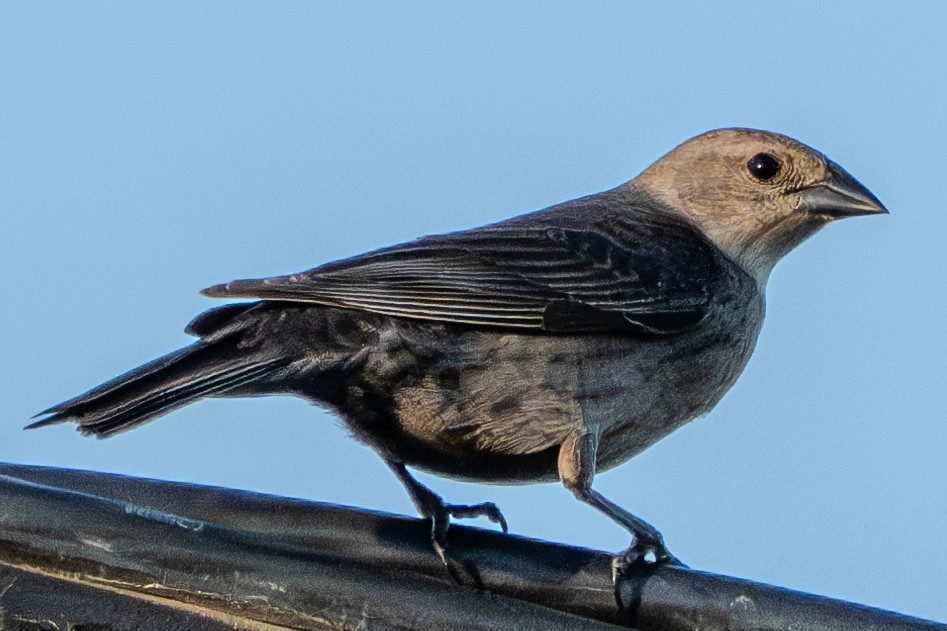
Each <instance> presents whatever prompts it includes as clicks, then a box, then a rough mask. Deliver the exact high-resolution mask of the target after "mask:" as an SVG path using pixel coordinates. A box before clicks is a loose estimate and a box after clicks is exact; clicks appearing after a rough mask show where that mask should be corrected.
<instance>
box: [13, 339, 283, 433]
mask: <svg viewBox="0 0 947 631" xmlns="http://www.w3.org/2000/svg"><path fill="white" fill-rule="evenodd" d="M236 337H237V339H234V337H224V339H218V340H214V341H213V342H205V341H201V342H197V343H195V344H192V345H191V346H188V347H185V348H182V349H181V350H178V351H175V352H173V353H170V354H168V355H165V356H164V357H160V358H158V359H156V360H154V361H152V362H150V363H148V364H145V365H144V366H141V367H139V368H136V369H134V370H132V371H130V372H127V373H125V374H124V375H121V376H120V377H116V378H115V379H112V380H111V381H108V382H106V383H104V384H102V385H101V386H99V387H97V388H94V389H92V390H90V391H89V392H86V393H85V394H82V395H79V396H78V397H75V398H74V399H70V400H68V401H65V402H63V403H60V404H59V405H54V406H53V407H51V408H49V409H48V410H44V411H43V412H40V413H39V414H37V415H36V417H34V418H38V417H40V416H45V418H43V419H41V420H39V421H36V422H35V423H33V424H31V425H29V426H28V427H27V429H32V428H35V427H43V426H45V425H52V424H55V423H63V422H66V421H75V422H76V423H78V424H79V431H80V432H82V433H83V434H87V435H94V436H99V437H106V436H111V435H112V434H116V433H118V432H121V431H124V430H127V429H131V428H132V427H136V426H138V425H140V424H142V423H145V422H147V421H151V420H153V419H156V418H158V417H159V416H162V415H164V414H167V413H168V412H171V411H172V410H175V409H177V408H179V407H181V406H184V405H187V404H188V403H192V402H194V401H196V400H197V399H201V398H204V397H211V396H223V395H226V394H228V393H231V392H233V391H235V390H237V389H240V388H241V386H246V385H248V384H250V383H252V382H254V381H257V380H261V379H265V377H266V376H267V375H268V374H270V373H272V372H274V371H277V370H279V369H280V368H282V367H284V366H285V365H286V364H287V363H288V362H289V360H288V359H287V358H274V357H272V356H266V355H264V354H262V353H254V351H253V350H251V349H244V348H240V346H239V345H238V343H237V342H238V340H239V336H236Z"/></svg>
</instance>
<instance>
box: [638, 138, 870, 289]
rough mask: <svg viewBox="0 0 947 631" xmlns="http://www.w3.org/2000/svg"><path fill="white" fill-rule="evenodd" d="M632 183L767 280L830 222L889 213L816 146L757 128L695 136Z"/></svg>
mask: <svg viewBox="0 0 947 631" xmlns="http://www.w3.org/2000/svg"><path fill="white" fill-rule="evenodd" d="M627 186H634V187H637V188H642V189H644V190H646V191H647V192H648V193H650V194H651V195H653V196H655V197H657V198H658V199H660V200H662V201H664V202H666V203H668V204H670V205H671V206H673V207H675V208H678V209H680V210H681V211H683V212H684V213H685V214H687V215H688V216H689V217H690V218H691V220H693V221H694V222H695V223H696V224H697V225H698V227H700V229H701V230H702V231H703V232H704V234H706V235H707V236H708V237H709V238H710V239H711V240H712V241H713V242H714V243H715V244H716V245H717V246H718V247H719V248H720V249H721V250H723V252H724V253H726V254H727V255H728V256H729V257H730V258H731V259H733V260H734V261H736V262H737V263H739V264H740V265H741V266H742V267H743V268H744V269H745V270H746V271H747V272H749V273H750V274H751V275H752V276H753V277H755V278H756V279H757V280H758V281H759V282H760V284H764V283H765V282H766V279H767V278H768V277H769V273H770V271H771V270H772V269H773V266H774V265H775V264H776V262H777V261H778V260H779V259H780V258H782V257H783V256H784V255H785V254H787V253H788V252H789V251H790V250H792V249H793V248H794V247H796V246H797V245H799V244H800V243H802V242H803V241H804V240H805V239H806V238H808V237H809V236H811V235H812V234H814V233H815V232H816V231H817V230H818V229H819V228H821V227H822V226H824V225H825V224H827V223H828V222H830V221H833V220H835V219H840V218H842V217H854V216H858V215H874V214H881V213H886V212H888V211H887V210H886V209H885V207H884V206H883V205H882V204H881V202H880V201H878V199H877V198H876V197H875V196H874V195H872V194H871V192H870V191H869V190H868V189H866V188H865V187H864V186H862V185H861V184H859V183H858V181H857V180H855V178H853V177H852V176H851V175H849V174H848V173H847V172H846V171H845V170H844V169H842V168H841V167H840V166H838V165H837V164H835V163H834V162H832V161H831V160H829V159H828V158H826V157H825V156H824V155H822V154H821V153H819V152H818V151H816V150H815V149H812V148H811V147H808V146H806V145H804V144H802V143H801V142H799V141H796V140H793V139H792V138H789V137H787V136H783V135H781V134H775V133H772V132H767V131H758V130H754V129H718V130H716V131H710V132H707V133H705V134H701V135H700V136H697V137H696V138H692V139H690V140H688V141H687V142H685V143H683V144H681V145H679V146H678V147H676V148H674V149H673V150H672V151H671V152H670V153H668V154H667V155H665V156H664V157H663V158H661V159H660V160H658V161H657V162H655V163H654V164H652V165H651V166H650V167H648V168H647V169H645V171H644V172H643V173H642V174H641V175H639V176H638V177H637V178H635V179H634V180H632V181H631V182H629V183H628V185H627Z"/></svg>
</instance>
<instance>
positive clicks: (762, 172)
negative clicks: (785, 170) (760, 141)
mask: <svg viewBox="0 0 947 631" xmlns="http://www.w3.org/2000/svg"><path fill="white" fill-rule="evenodd" d="M781 167H782V164H780V162H779V160H777V159H776V158H775V157H774V156H772V155H770V154H768V153H758V154H756V155H755V156H753V157H752V158H750V161H749V162H747V163H746V168H747V169H749V170H750V175H752V176H753V177H755V178H756V179H758V180H760V181H761V182H765V181H767V180H771V179H773V178H774V177H776V174H777V173H779V169H780V168H781Z"/></svg>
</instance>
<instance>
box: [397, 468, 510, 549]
mask: <svg viewBox="0 0 947 631" xmlns="http://www.w3.org/2000/svg"><path fill="white" fill-rule="evenodd" d="M385 463H386V464H387V465H388V467H389V468H391V470H392V471H394V472H395V475H396V476H398V479H399V480H401V483H402V484H404V487H405V488H406V489H407V490H408V494H409V495H411V501H413V502H414V505H415V507H417V509H418V512H419V513H420V514H421V516H422V517H427V518H428V519H430V520H431V543H432V545H433V546H434V552H436V553H437V556H438V558H440V560H441V561H442V562H443V563H444V565H448V563H447V529H448V528H449V527H450V519H451V517H456V518H458V519H468V518H476V517H486V518H487V519H489V520H490V521H492V522H493V523H495V524H499V525H500V528H501V529H502V530H503V532H504V533H506V532H508V531H509V529H508V528H507V525H506V519H505V518H504V517H503V513H501V512H500V509H499V508H497V505H496V504H494V503H493V502H483V503H482V504H471V505H466V504H447V503H445V502H444V500H443V498H441V496H440V495H438V494H437V493H435V492H434V491H432V490H431V489H429V488H427V487H426V486H424V485H423V484H421V483H420V482H418V481H417V480H415V479H414V476H412V475H411V474H410V473H409V472H408V469H407V468H406V467H405V466H404V464H402V463H400V462H394V461H391V460H387V459H386V460H385Z"/></svg>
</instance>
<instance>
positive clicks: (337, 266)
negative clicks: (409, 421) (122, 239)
mask: <svg viewBox="0 0 947 631" xmlns="http://www.w3.org/2000/svg"><path fill="white" fill-rule="evenodd" d="M717 256H718V254H717V253H716V251H715V250H714V248H713V247H712V246H711V245H710V244H709V243H708V242H707V241H706V239H705V238H704V237H703V236H701V235H700V234H699V233H698V232H697V231H696V230H695V229H694V228H693V227H692V226H691V225H690V224H688V223H687V222H686V221H685V220H683V219H681V218H679V217H678V216H676V215H674V213H673V212H672V211H664V212H656V211H655V209H654V208H653V207H651V208H649V207H647V206H646V205H645V206H641V207H635V206H629V205H628V203H627V201H624V202H623V203H621V204H619V203H618V202H616V200H615V199H614V195H613V194H610V193H603V194H600V195H596V196H591V197H587V198H583V199H580V200H575V201H573V202H567V203H565V204H561V205H559V206H554V207H552V208H549V209H546V210H543V211H539V212H536V213H532V214H530V215H524V216H522V217H517V218H514V219H511V220H508V221H505V222H502V223H498V224H494V225H491V226H486V227H483V228H477V229H474V230H467V231H464V232H456V233H452V234H446V235H438V236H431V237H425V238H422V239H419V240H417V241H414V242H410V243H406V244H402V245H397V246H393V247H389V248H385V249H382V250H377V251H375V252H371V253H368V254H364V255H361V256H356V257H353V258H350V259H346V260H343V261H338V262H335V263H330V264H327V265H323V266H321V267H317V268H315V269H313V270H310V271H307V272H303V273H301V274H294V275H291V276H279V277H274V278H266V279H259V280H238V281H234V282H231V283H227V284H224V285H217V286H214V287H211V288H209V289H206V290H205V291H204V293H205V294H206V295H209V296H213V297H225V298H260V299H264V300H281V301H293V302H311V303H318V304H323V305H330V306H335V307H343V308H350V309H360V310H365V311H373V312H377V313H383V314H387V315H391V316H398V317H404V318H414V319H425V320H436V321H443V322H455V323H464V324H471V325H479V326H485V327H504V328H511V329H520V330H524V331H526V330H534V331H547V332H563V333H580V332H585V333H588V332H629V333H647V334H656V335H671V334H674V333H677V332H680V331H682V330H686V329H689V328H691V327H693V326H694V325H695V324H697V323H698V322H699V321H700V320H701V319H702V318H703V316H704V315H705V313H706V309H707V306H708V304H709V300H710V295H709V287H710V285H711V280H712V278H713V276H714V274H715V272H716V269H717V266H718V259H717Z"/></svg>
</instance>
